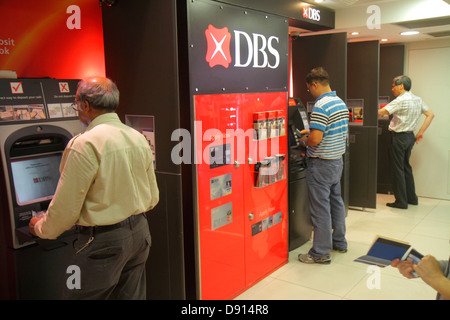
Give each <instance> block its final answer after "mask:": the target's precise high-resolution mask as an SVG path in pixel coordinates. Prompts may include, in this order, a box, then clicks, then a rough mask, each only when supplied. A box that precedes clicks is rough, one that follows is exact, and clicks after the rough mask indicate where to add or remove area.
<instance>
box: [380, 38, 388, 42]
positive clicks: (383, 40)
mask: <svg viewBox="0 0 450 320" xmlns="http://www.w3.org/2000/svg"><path fill="white" fill-rule="evenodd" d="M386 41H389V39H386V38H384V39H381V42H386Z"/></svg>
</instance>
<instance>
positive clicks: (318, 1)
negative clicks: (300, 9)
mask: <svg viewBox="0 0 450 320" xmlns="http://www.w3.org/2000/svg"><path fill="white" fill-rule="evenodd" d="M315 2H316V3H322V2H323V0H315Z"/></svg>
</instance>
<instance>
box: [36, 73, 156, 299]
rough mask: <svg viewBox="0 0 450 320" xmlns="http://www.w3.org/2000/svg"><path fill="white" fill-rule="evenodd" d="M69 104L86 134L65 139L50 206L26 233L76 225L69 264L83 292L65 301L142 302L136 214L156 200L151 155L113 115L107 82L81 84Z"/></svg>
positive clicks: (145, 248) (141, 231)
mask: <svg viewBox="0 0 450 320" xmlns="http://www.w3.org/2000/svg"><path fill="white" fill-rule="evenodd" d="M75 103H76V109H77V111H78V116H79V119H80V121H81V122H82V123H83V124H84V125H85V126H87V130H86V132H84V133H83V134H80V135H78V136H75V137H74V138H73V139H72V140H71V141H69V143H68V145H67V147H66V149H65V151H64V154H63V157H62V160H61V165H60V173H61V177H60V180H59V182H58V186H57V188H56V192H55V195H54V197H53V200H52V202H51V203H50V205H49V208H48V210H47V212H46V214H45V215H44V216H41V217H40V218H33V219H32V220H31V221H30V231H31V232H32V233H33V234H35V235H37V236H38V237H40V238H45V239H55V238H57V237H58V236H59V235H60V234H62V233H63V232H64V231H66V230H69V229H70V228H72V226H74V225H75V226H76V229H77V231H78V239H77V241H76V242H75V243H74V249H75V253H74V261H73V263H72V264H73V265H76V266H78V267H79V268H80V271H81V286H80V288H75V289H71V288H66V290H65V294H64V297H65V298H70V299H145V292H146V283H145V262H146V260H147V257H148V254H149V250H150V243H151V239H150V233H149V228H148V224H147V219H146V218H145V215H143V214H142V213H145V212H147V211H149V210H151V209H152V208H153V207H154V206H155V205H156V204H157V203H158V201H159V191H158V186H157V183H156V177H155V172H154V168H153V155H152V151H151V149H150V146H149V144H148V142H147V140H146V139H145V137H144V136H143V135H142V134H141V133H139V132H138V131H136V130H134V129H132V128H130V127H128V126H126V125H124V124H123V123H122V122H121V121H120V119H119V117H118V115H117V114H116V113H115V110H116V108H117V106H118V104H119V91H118V89H117V87H116V85H115V84H114V83H113V82H112V81H111V80H109V79H107V78H102V77H91V78H86V79H83V80H82V81H80V83H79V85H78V91H77V94H76V99H75Z"/></svg>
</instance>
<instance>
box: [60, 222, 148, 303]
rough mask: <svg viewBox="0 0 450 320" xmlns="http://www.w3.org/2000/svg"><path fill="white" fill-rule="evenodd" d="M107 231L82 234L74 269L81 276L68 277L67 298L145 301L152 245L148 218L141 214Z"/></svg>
mask: <svg viewBox="0 0 450 320" xmlns="http://www.w3.org/2000/svg"><path fill="white" fill-rule="evenodd" d="M100 228H103V227H100ZM106 228H107V229H106V231H105V229H102V230H99V231H98V232H97V231H95V230H94V232H89V230H88V231H87V232H80V233H79V234H78V239H77V240H76V241H75V243H74V249H75V253H74V256H73V261H72V266H71V267H72V268H76V270H78V271H79V273H78V275H77V274H75V273H74V274H73V275H72V276H70V277H69V276H68V280H67V284H66V286H64V287H63V289H64V290H63V291H64V292H63V298H64V299H77V300H78V299H83V300H84V299H88V300H106V299H111V300H145V298H146V277H145V263H146V261H147V258H148V255H149V252H150V245H151V238H150V232H149V227H148V223H147V219H146V218H145V216H144V215H142V214H141V215H139V216H136V219H134V220H133V221H130V222H128V221H127V223H123V225H121V226H120V227H119V228H114V229H111V230H109V229H108V228H109V227H106ZM90 239H93V240H92V241H90ZM75 276H78V279H76V278H75ZM77 282H78V283H79V285H78V287H77V286H75V284H76V283H77Z"/></svg>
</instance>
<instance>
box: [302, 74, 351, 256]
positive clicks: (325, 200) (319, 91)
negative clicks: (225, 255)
mask: <svg viewBox="0 0 450 320" xmlns="http://www.w3.org/2000/svg"><path fill="white" fill-rule="evenodd" d="M306 86H307V88H308V91H309V92H310V93H311V95H312V96H313V97H314V98H315V99H316V102H315V104H314V108H313V110H312V113H311V119H310V128H311V132H310V134H309V136H307V137H304V138H303V139H302V140H301V143H303V145H305V146H307V153H306V155H307V157H308V162H307V163H308V166H307V168H308V169H307V172H306V182H307V184H308V193H309V207H310V211H311V220H312V224H313V228H314V238H313V246H312V248H311V249H310V250H309V252H308V253H306V254H300V255H299V256H298V259H299V260H300V261H301V262H304V263H330V262H331V258H330V252H331V250H337V251H339V252H346V251H347V241H346V239H345V231H346V227H345V207H344V202H343V200H342V196H341V183H340V181H341V175H342V168H343V160H342V155H343V154H344V153H345V151H346V147H347V143H348V118H349V113H348V108H347V106H346V105H345V103H344V101H342V100H341V99H340V98H339V97H338V96H337V95H336V92H335V91H332V90H331V88H330V79H329V76H328V73H327V72H326V71H325V70H324V69H323V68H322V67H319V68H314V69H312V70H311V72H310V73H309V74H308V75H307V77H306Z"/></svg>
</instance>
